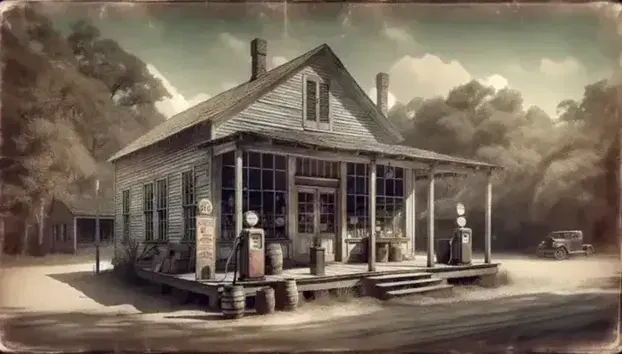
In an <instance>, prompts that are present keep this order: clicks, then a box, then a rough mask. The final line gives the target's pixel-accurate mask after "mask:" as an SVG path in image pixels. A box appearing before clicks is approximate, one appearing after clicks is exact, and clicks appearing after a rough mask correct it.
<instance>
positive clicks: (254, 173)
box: [248, 168, 261, 190]
mask: <svg viewBox="0 0 622 354" xmlns="http://www.w3.org/2000/svg"><path fill="white" fill-rule="evenodd" d="M248 188H249V189H251V190H261V170H259V169H255V168H249V169H248Z"/></svg>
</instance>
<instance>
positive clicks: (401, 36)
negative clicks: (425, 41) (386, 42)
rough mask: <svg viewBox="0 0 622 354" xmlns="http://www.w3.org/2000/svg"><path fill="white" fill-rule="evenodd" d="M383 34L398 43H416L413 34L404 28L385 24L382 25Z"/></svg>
mask: <svg viewBox="0 0 622 354" xmlns="http://www.w3.org/2000/svg"><path fill="white" fill-rule="evenodd" d="M382 35H383V36H385V37H386V38H388V39H390V40H392V41H394V42H397V43H398V44H416V41H415V39H414V38H413V36H412V35H411V34H410V33H408V31H406V30H405V29H403V28H399V27H394V26H389V25H387V24H384V26H383V27H382Z"/></svg>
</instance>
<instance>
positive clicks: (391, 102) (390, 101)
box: [367, 87, 397, 109]
mask: <svg viewBox="0 0 622 354" xmlns="http://www.w3.org/2000/svg"><path fill="white" fill-rule="evenodd" d="M376 92H377V91H376V88H375V87H372V88H371V89H370V90H369V91H367V95H368V96H369V97H370V98H371V100H372V101H373V102H374V103H377V102H376ZM388 96H389V97H388V102H387V103H388V104H389V109H391V107H393V105H394V104H395V102H397V100H396V99H395V96H393V94H392V93H391V92H389V95H388Z"/></svg>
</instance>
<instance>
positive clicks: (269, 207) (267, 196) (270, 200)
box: [262, 192, 275, 215]
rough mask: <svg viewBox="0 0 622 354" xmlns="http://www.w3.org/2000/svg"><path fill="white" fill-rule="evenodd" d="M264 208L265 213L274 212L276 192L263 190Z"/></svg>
mask: <svg viewBox="0 0 622 354" xmlns="http://www.w3.org/2000/svg"><path fill="white" fill-rule="evenodd" d="M262 209H263V213H264V214H269V215H273V214H275V213H274V192H263V200H262Z"/></svg>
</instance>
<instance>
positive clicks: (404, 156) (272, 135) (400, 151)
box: [199, 130, 500, 169]
mask: <svg viewBox="0 0 622 354" xmlns="http://www.w3.org/2000/svg"><path fill="white" fill-rule="evenodd" d="M230 141H270V142H271V143H272V144H274V145H290V146H291V145H294V146H301V147H306V148H312V149H315V150H331V151H337V152H339V151H343V152H352V153H358V154H364V155H368V156H378V155H381V156H383V157H386V158H395V159H400V160H413V161H419V162H429V163H433V162H436V163H439V164H446V165H447V164H449V165H460V166H463V167H471V168H488V169H497V168H500V167H499V166H497V165H493V164H490V163H486V162H481V161H476V160H471V159H465V158H461V157H457V156H450V155H445V154H439V153H436V152H433V151H429V150H423V149H417V148H413V147H410V146H405V145H399V144H395V145H391V144H383V143H379V142H376V141H370V140H366V139H361V138H360V137H355V136H348V135H341V134H334V133H328V132H314V131H297V130H274V131H269V132H266V131H262V132H249V131H244V132H236V133H233V134H230V135H227V136H225V137H223V138H219V139H213V140H210V141H207V142H204V143H202V144H199V147H207V146H213V145H218V144H222V143H226V142H230Z"/></svg>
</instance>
